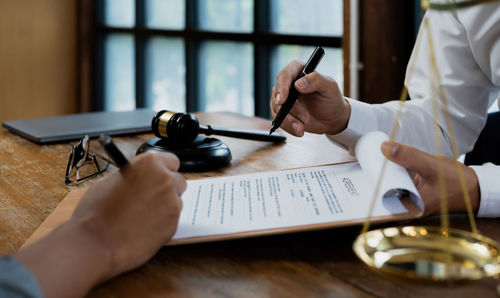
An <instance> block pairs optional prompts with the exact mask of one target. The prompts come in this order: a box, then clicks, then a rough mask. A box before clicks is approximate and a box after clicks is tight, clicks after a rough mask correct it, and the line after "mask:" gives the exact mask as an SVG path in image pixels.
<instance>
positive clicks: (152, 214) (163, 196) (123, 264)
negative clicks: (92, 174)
mask: <svg viewBox="0 0 500 298" xmlns="http://www.w3.org/2000/svg"><path fill="white" fill-rule="evenodd" d="M179 165H180V163H179V160H178V159H177V157H175V155H173V154H158V153H154V154H143V155H139V156H138V157H137V158H135V159H133V160H132V161H131V162H130V163H129V164H128V165H127V166H126V167H125V168H123V169H121V170H120V172H119V173H118V174H116V175H111V176H110V177H108V178H107V179H106V180H105V181H100V182H98V183H96V184H94V185H93V186H92V187H90V189H89V190H88V191H87V192H86V194H85V196H84V197H83V198H82V201H81V202H80V204H79V205H78V207H77V208H76V210H75V212H74V214H73V218H72V220H76V221H83V222H84V224H85V225H86V226H87V227H88V228H89V229H91V230H92V231H93V233H94V234H95V237H96V240H98V241H100V242H101V243H103V244H105V245H106V249H108V250H109V251H110V252H111V256H112V258H113V259H112V263H113V271H112V272H110V273H111V276H114V275H117V274H119V273H122V272H124V271H127V270H130V269H132V268H135V267H137V266H139V265H142V264H144V263H145V262H146V261H147V260H148V259H149V258H151V256H153V254H154V253H155V252H156V251H157V250H158V249H159V248H160V247H161V246H162V245H164V244H166V243H167V241H168V240H169V239H170V238H171V237H172V236H173V235H174V233H175V231H176V230H177V222H178V219H179V215H180V211H181V208H182V201H181V198H180V197H181V194H182V193H183V192H184V190H185V189H186V181H185V179H184V177H182V176H181V175H180V174H179V173H177V172H176V171H177V170H178V169H179Z"/></svg>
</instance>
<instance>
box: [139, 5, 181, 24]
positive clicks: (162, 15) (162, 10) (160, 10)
mask: <svg viewBox="0 0 500 298" xmlns="http://www.w3.org/2000/svg"><path fill="white" fill-rule="evenodd" d="M145 5H146V26H148V27H151V28H159V29H184V25H185V23H186V21H185V15H186V9H185V6H186V5H185V0H146V2H145Z"/></svg>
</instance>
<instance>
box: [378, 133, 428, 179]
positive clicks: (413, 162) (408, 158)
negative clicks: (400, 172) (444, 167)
mask: <svg viewBox="0 0 500 298" xmlns="http://www.w3.org/2000/svg"><path fill="white" fill-rule="evenodd" d="M381 150H382V154H384V156H385V157H387V159H389V160H390V161H392V162H395V163H397V164H399V165H401V166H403V167H405V168H407V169H410V170H414V171H415V172H417V173H418V174H419V175H421V176H423V177H429V176H432V175H434V174H435V165H436V158H435V156H434V155H431V154H428V153H425V152H423V151H420V150H418V149H416V148H414V147H411V146H406V145H403V144H399V143H396V142H384V143H382V146H381Z"/></svg>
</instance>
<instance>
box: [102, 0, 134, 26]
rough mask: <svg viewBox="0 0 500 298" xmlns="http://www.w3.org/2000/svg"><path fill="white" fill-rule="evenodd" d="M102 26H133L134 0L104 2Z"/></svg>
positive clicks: (107, 0) (108, 0)
mask: <svg viewBox="0 0 500 298" xmlns="http://www.w3.org/2000/svg"><path fill="white" fill-rule="evenodd" d="M104 24H106V25H109V26H115V27H133V26H134V24H135V2H134V0H106V1H105V4H104Z"/></svg>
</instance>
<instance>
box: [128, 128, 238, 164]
mask: <svg viewBox="0 0 500 298" xmlns="http://www.w3.org/2000/svg"><path fill="white" fill-rule="evenodd" d="M148 151H156V152H170V153H173V154H175V155H176V156H177V157H178V158H179V159H180V161H181V166H180V168H179V171H180V172H205V171H211V170H215V169H218V168H220V167H223V166H225V165H227V164H228V163H229V162H231V151H229V148H228V147H227V145H226V144H224V143H222V142H221V141H220V140H218V139H215V138H207V137H201V136H198V137H197V138H196V139H195V140H194V141H193V142H192V143H191V144H189V145H186V146H182V147H180V146H176V145H175V144H171V143H169V142H168V140H167V139H160V138H152V139H149V140H148V141H146V143H144V144H142V145H141V146H140V147H139V149H137V152H136V154H141V153H143V152H148Z"/></svg>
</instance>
